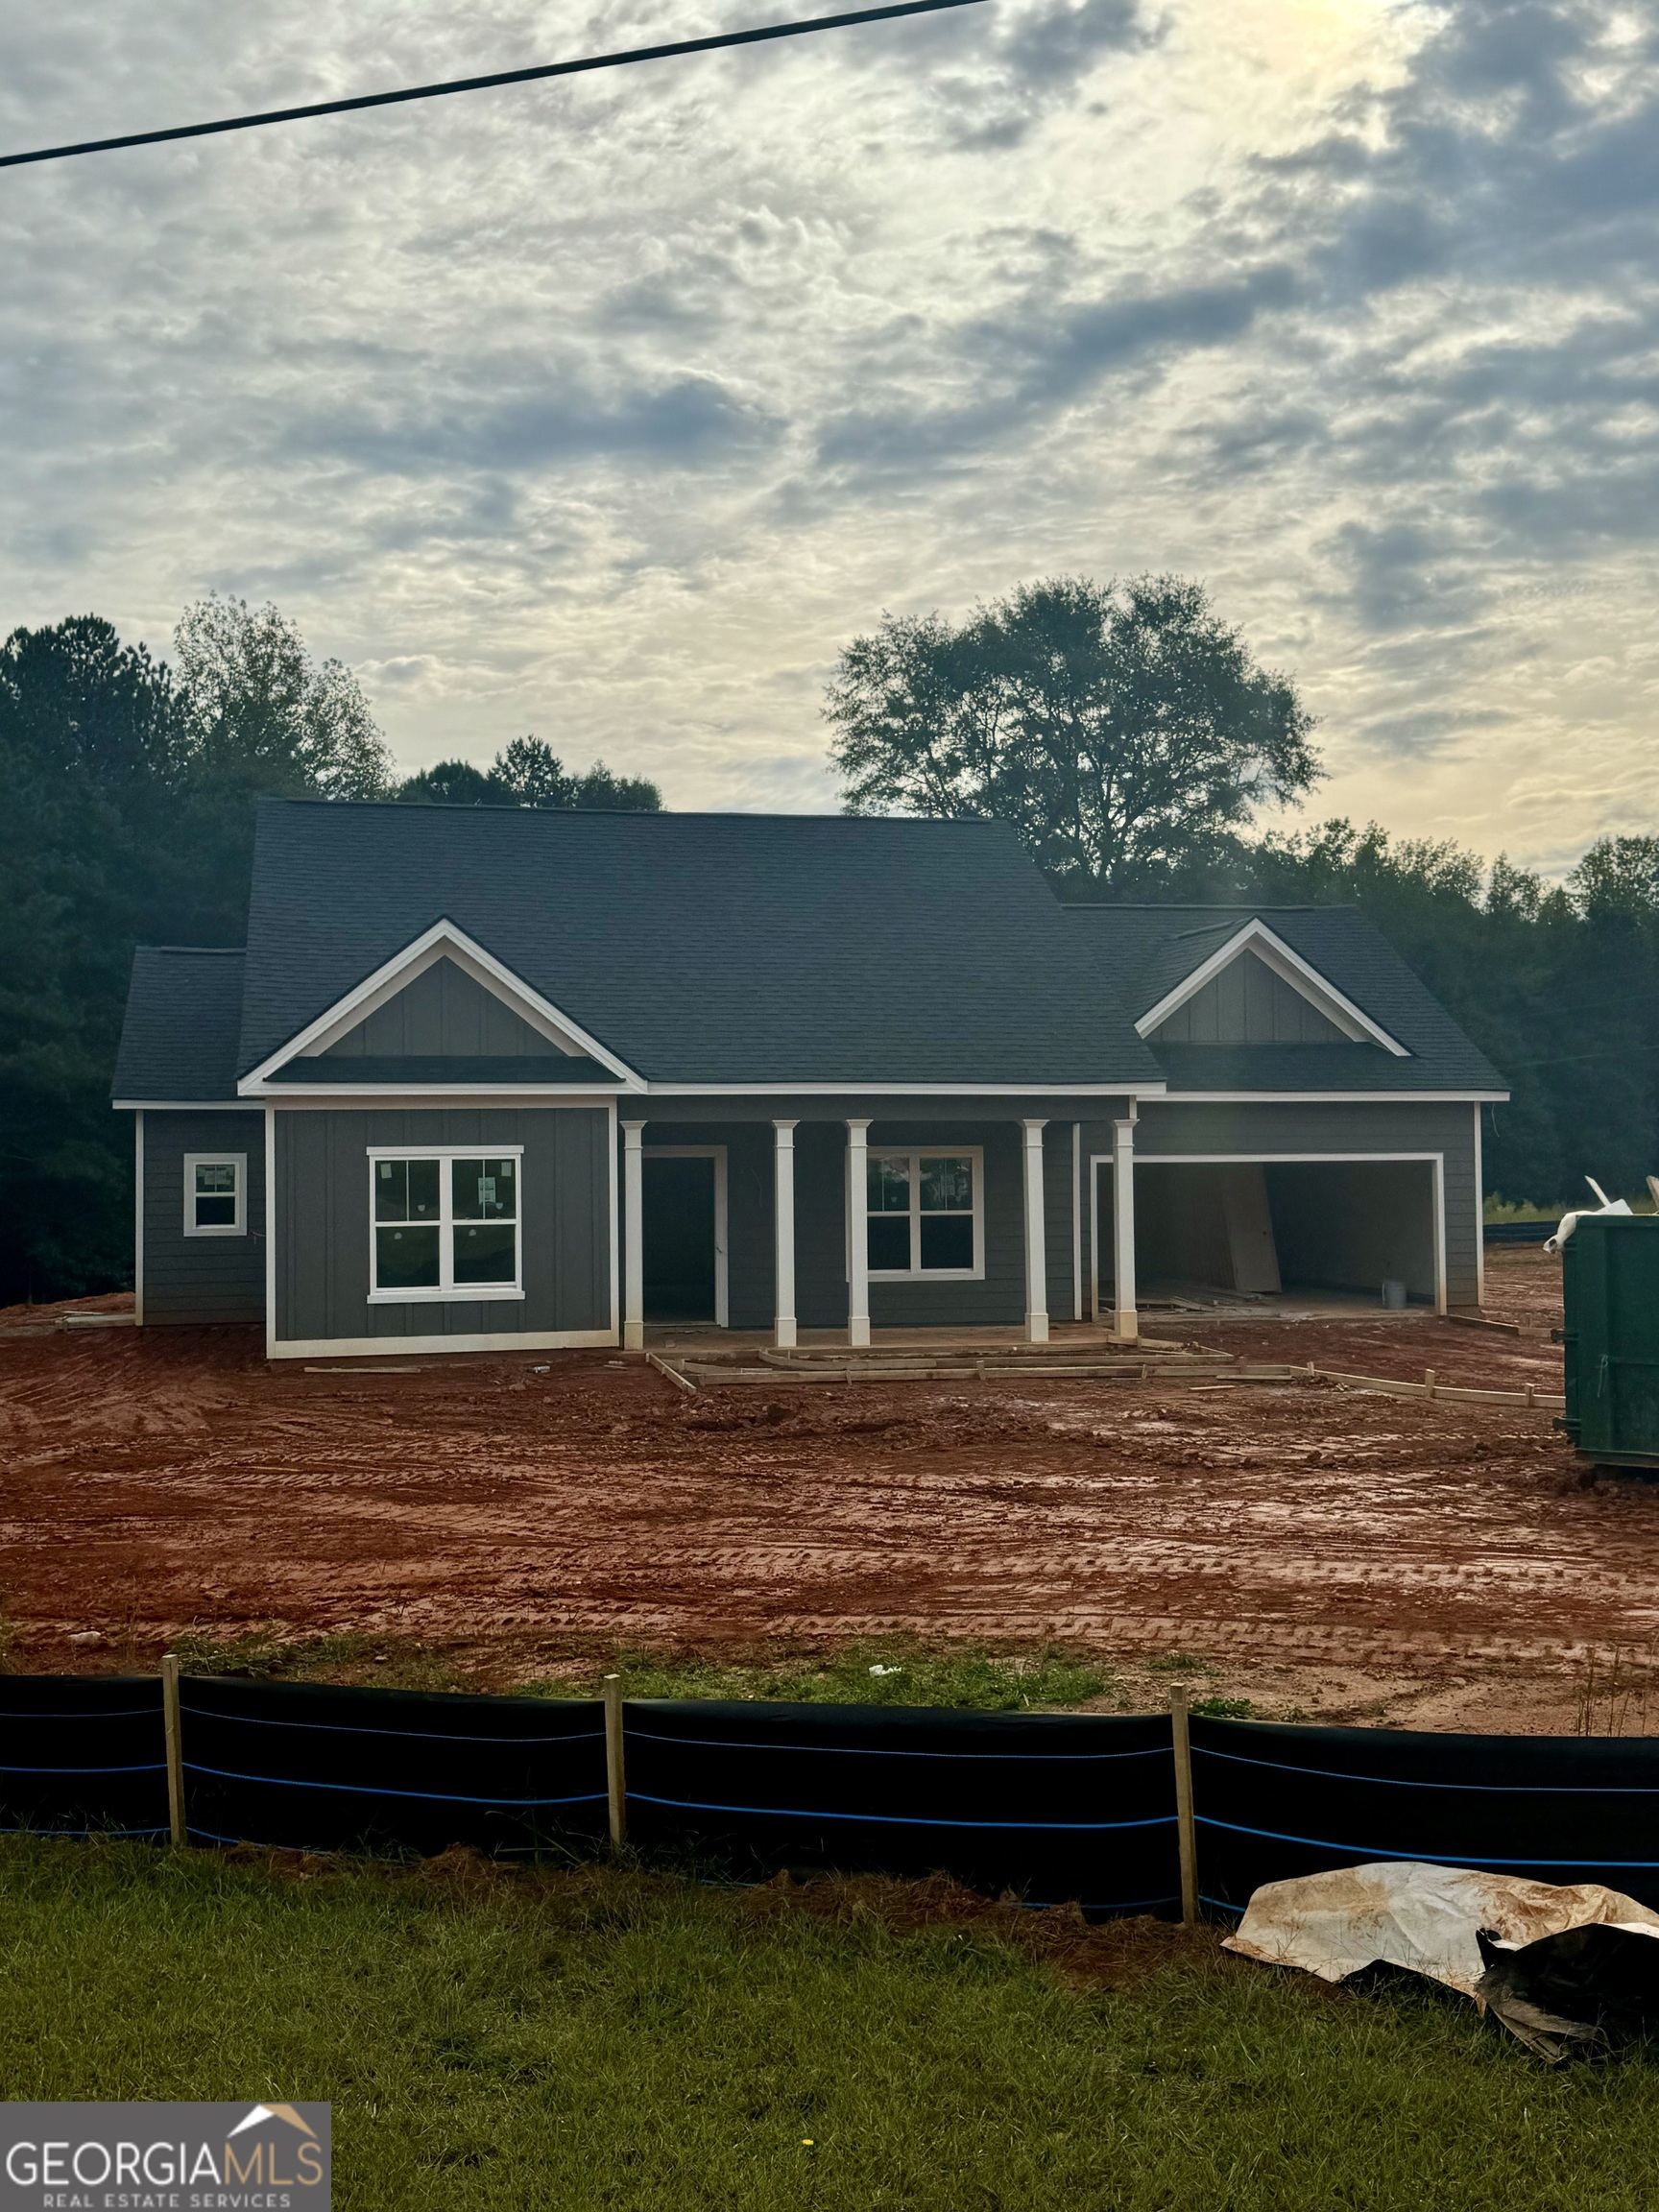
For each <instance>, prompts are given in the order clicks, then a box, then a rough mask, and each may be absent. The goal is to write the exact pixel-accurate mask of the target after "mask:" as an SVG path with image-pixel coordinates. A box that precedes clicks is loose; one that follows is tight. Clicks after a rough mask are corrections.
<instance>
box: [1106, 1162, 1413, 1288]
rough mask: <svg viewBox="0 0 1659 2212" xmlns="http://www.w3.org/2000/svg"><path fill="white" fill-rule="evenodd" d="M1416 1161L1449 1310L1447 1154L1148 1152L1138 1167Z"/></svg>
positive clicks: (1383, 1163)
mask: <svg viewBox="0 0 1659 2212" xmlns="http://www.w3.org/2000/svg"><path fill="white" fill-rule="evenodd" d="M1399 1161H1416V1162H1419V1163H1425V1164H1427V1165H1428V1166H1431V1167H1432V1169H1433V1170H1434V1172H1433V1174H1432V1176H1431V1184H1432V1188H1433V1198H1434V1310H1435V1312H1436V1313H1444V1312H1445V1310H1446V1277H1447V1259H1446V1155H1445V1153H1444V1152H1148V1153H1143V1154H1142V1156H1141V1158H1140V1159H1139V1161H1138V1162H1137V1163H1136V1164H1137V1166H1142V1167H1205V1166H1212V1165H1214V1166H1239V1165H1250V1166H1255V1165H1258V1164H1260V1165H1261V1166H1267V1167H1272V1166H1314V1165H1317V1164H1319V1163H1321V1162H1330V1163H1332V1164H1334V1165H1336V1166H1343V1165H1346V1166H1375V1165H1386V1164H1387V1163H1389V1162H1399Z"/></svg>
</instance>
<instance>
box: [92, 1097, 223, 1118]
mask: <svg viewBox="0 0 1659 2212" xmlns="http://www.w3.org/2000/svg"><path fill="white" fill-rule="evenodd" d="M259 1108H260V1102H259V1100H258V1099H257V1098H111V1099H110V1101H109V1111H110V1112H111V1113H112V1114H257V1113H258V1112H259Z"/></svg>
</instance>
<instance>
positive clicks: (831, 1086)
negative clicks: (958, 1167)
mask: <svg viewBox="0 0 1659 2212" xmlns="http://www.w3.org/2000/svg"><path fill="white" fill-rule="evenodd" d="M1167 1088H1168V1086H1167V1084H1166V1083H1164V1082H1163V1081H1162V1080H1160V1081H1158V1082H1155V1083H1147V1082H1143V1081H1142V1080H1141V1079H1139V1078H1137V1079H1136V1080H1135V1081H1133V1082H1120V1083H1110V1082H1106V1083H872V1082H863V1081H859V1080H858V1079H857V1078H855V1077H850V1078H849V1079H848V1081H846V1082H845V1083H819V1082H810V1083H805V1082H803V1083H675V1082H672V1081H670V1080H668V1079H667V1078H666V1077H665V1078H664V1079H663V1080H662V1081H661V1082H660V1083H642V1084H641V1085H640V1089H641V1090H643V1091H645V1092H648V1093H649V1094H651V1096H653V1097H663V1098H1162V1097H1163V1095H1164V1094H1165V1092H1166V1090H1167ZM1459 1095H1460V1096H1461V1095H1463V1094H1461V1093H1460V1094H1459ZM1505 1095H1507V1094H1505Z"/></svg>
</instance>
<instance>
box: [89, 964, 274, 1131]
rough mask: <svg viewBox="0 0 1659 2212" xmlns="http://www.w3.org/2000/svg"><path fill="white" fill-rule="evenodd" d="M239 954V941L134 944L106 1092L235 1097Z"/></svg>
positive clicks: (239, 1016) (127, 1095)
mask: <svg viewBox="0 0 1659 2212" xmlns="http://www.w3.org/2000/svg"><path fill="white" fill-rule="evenodd" d="M243 958H244V955H243V953H242V951H241V950H240V948H238V949H237V950H235V951H226V952H215V951H208V950H204V949H203V948H200V947H197V946H190V945H140V946H139V947H138V949H137V950H136V951H135V952H134V953H133V955H132V983H131V985H130V986H129V988H128V993H127V1016H126V1020H125V1021H124V1022H123V1023H122V1026H121V1048H120V1050H119V1051H118V1052H117V1054H116V1056H115V1077H114V1081H113V1082H112V1083H111V1085H110V1093H109V1094H110V1096H111V1097H113V1098H134V1099H145V1098H157V1099H159V1098H178V1099H180V1100H182V1099H187V1098H188V1099H196V1098H204V1099H205V1098H211V1099H215V1100H222V1099H227V1098H234V1097H235V1095H236V1039H237V1033H238V1030H239V1029H240V1026H241V1022H242V968H243Z"/></svg>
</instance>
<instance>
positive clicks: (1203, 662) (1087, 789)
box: [824, 576, 1323, 894]
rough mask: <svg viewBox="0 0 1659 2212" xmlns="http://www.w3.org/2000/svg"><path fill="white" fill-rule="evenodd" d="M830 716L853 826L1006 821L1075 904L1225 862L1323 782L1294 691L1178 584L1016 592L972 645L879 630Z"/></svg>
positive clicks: (934, 633)
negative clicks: (899, 820)
mask: <svg viewBox="0 0 1659 2212" xmlns="http://www.w3.org/2000/svg"><path fill="white" fill-rule="evenodd" d="M824 712H825V718H826V719H827V720H828V721H829V723H830V725H831V726H832V728H833V730H834V732H835V735H834V737H833V739H832V740H831V744H830V757H831V759H832V760H833V761H834V763H835V765H836V767H837V768H838V769H839V770H840V772H841V776H842V779H843V785H844V789H843V797H844V803H845V805H846V809H847V811H848V812H849V813H851V814H862V813H874V812H878V811H884V810H889V809H893V808H900V809H903V810H906V811H909V812H913V813H919V814H941V815H956V816H960V815H970V816H986V815H989V816H995V817H997V818H998V819H1001V820H1004V821H1009V822H1012V823H1013V824H1014V825H1015V827H1016V828H1017V829H1018V830H1019V832H1020V835H1021V837H1022V840H1023V841H1024V844H1025V846H1026V848H1027V850H1028V851H1029V852H1030V853H1031V854H1033V856H1034V857H1035V858H1036V859H1037V861H1038V862H1039V864H1040V865H1041V866H1042V867H1043V868H1045V869H1046V871H1047V873H1048V875H1049V876H1050V878H1052V879H1053V880H1054V882H1055V883H1056V885H1057V886H1058V887H1060V888H1061V890H1062V892H1063V894H1064V893H1067V892H1070V893H1073V894H1080V893H1081V894H1086V893H1089V892H1098V891H1101V890H1107V891H1118V892H1122V891H1124V890H1126V889H1130V888H1137V887H1140V886H1142V885H1143V884H1156V883H1157V882H1158V881H1159V880H1160V879H1161V878H1162V877H1163V876H1164V875H1165V874H1166V872H1167V871H1168V870H1170V869H1171V868H1174V867H1179V866H1182V865H1190V863H1191V862H1192V861H1193V860H1194V859H1195V858H1197V857H1199V856H1202V855H1205V854H1223V853H1225V852H1226V851H1227V850H1228V844H1229V835H1230V833H1231V832H1234V831H1236V830H1237V829H1239V828H1241V827H1242V826H1244V825H1246V824H1248V823H1249V822H1250V821H1251V820H1252V819H1253V817H1254V815H1255V813H1256V811H1257V809H1258V808H1259V807H1261V806H1262V805H1269V804H1274V803H1278V802H1282V801H1285V800H1287V799H1291V798H1294V797H1296V796H1297V795H1298V794H1299V793H1301V792H1304V791H1307V790H1309V789H1310V788H1311V786H1312V785H1313V783H1314V782H1315V781H1317V780H1318V778H1319V777H1320V775H1321V774H1322V773H1323V771H1322V770H1321V768H1320V766H1319V763H1318V759H1317V757H1316V755H1315V753H1314V751H1313V748H1312V745H1311V742H1310V739H1311V734H1312V730H1313V721H1312V717H1311V716H1310V714H1309V712H1308V711H1307V709H1306V708H1304V706H1303V705H1302V703H1301V700H1300V699H1299V698H1298V696H1297V694H1296V690H1295V687H1294V685H1292V684H1291V683H1290V681H1289V679H1288V678H1287V677H1285V676H1282V675H1278V674H1275V673H1273V672H1271V671H1268V670H1264V669H1262V668H1260V667H1258V666H1257V664H1256V662H1255V661H1254V660H1253V659H1252V657H1251V655H1250V653H1249V651H1248V649H1247V648H1246V646H1245V645H1244V643H1243V641H1242V639H1241V638H1240V637H1239V636H1238V632H1237V631H1236V630H1233V629H1230V628H1229V627H1228V626H1227V625H1226V624H1225V623H1224V622H1222V621H1221V619H1220V618H1219V616H1218V615H1216V614H1215V613H1214V610H1213V609H1212V607H1211V605H1210V601H1209V596H1208V594H1207V592H1206V591H1205V589H1204V587H1203V586H1202V585H1201V584H1195V583H1191V582H1189V581H1187V580H1185V579H1183V578H1181V577H1176V576H1141V577H1136V578H1133V579H1131V580H1130V581H1129V582H1128V583H1126V584H1123V585H1118V584H1106V585H1098V584H1094V583H1093V582H1091V581H1090V580H1089V579H1087V578H1085V577H1059V578H1055V579H1053V580H1051V581H1048V582H1046V583H1040V584H1031V585H1022V587H1021V588H1020V589H1018V590H1017V591H1016V592H1015V593H1014V594H1013V596H1012V597H1011V598H1009V599H1006V600H1003V601H1001V602H999V603H998V604H997V605H994V606H991V607H981V608H980V609H978V610H977V611H976V613H974V615H973V617H972V618H971V619H970V620H969V621H967V622H966V623H964V624H962V625H961V626H960V627H953V626H952V625H951V624H950V623H949V622H947V621H945V620H944V618H943V617H942V616H940V615H938V614H929V615H923V616H894V615H884V616H883V617H882V621H881V625H880V628H879V629H878V631H877V632H876V633H875V635H874V636H872V637H858V638H855V639H854V641H853V643H852V644H851V645H849V646H848V647H847V648H846V650H845V651H844V652H843V653H842V655H841V658H840V661H839V662H838V663H837V667H836V672H835V676H834V678H833V680H832V681H831V683H830V685H829V690H828V694H827V697H826V703H825V709H824Z"/></svg>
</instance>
